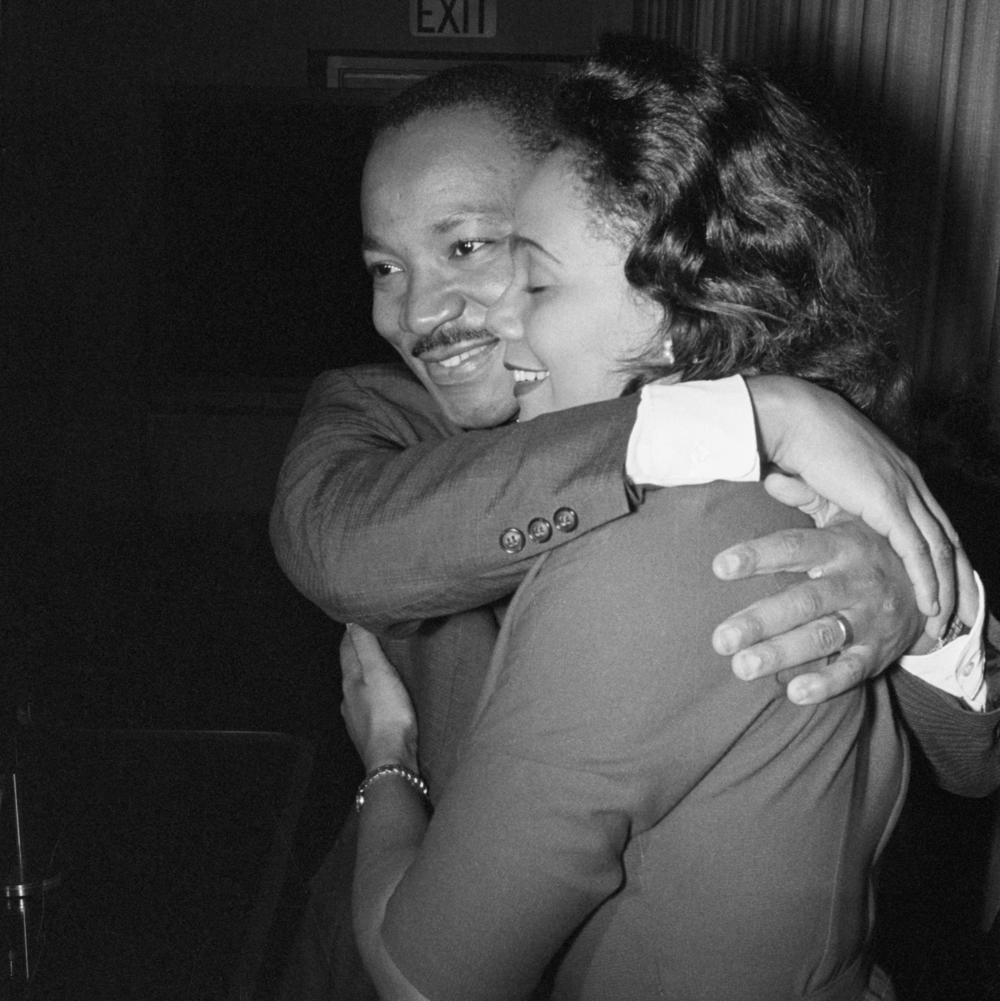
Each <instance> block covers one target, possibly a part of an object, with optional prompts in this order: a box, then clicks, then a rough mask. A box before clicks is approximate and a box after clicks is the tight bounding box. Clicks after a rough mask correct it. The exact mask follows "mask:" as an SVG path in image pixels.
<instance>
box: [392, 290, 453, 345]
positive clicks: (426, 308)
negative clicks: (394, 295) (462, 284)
mask: <svg viewBox="0 0 1000 1001" xmlns="http://www.w3.org/2000/svg"><path fill="white" fill-rule="evenodd" d="M464 310H465V296H463V295H462V293H461V291H460V290H459V289H457V288H455V287H454V286H452V285H449V284H448V283H446V282H442V281H440V280H437V279H435V277H434V276H433V275H427V276H414V277H412V278H411V279H410V283H409V286H408V287H407V290H406V298H405V300H404V301H403V303H402V308H401V315H400V318H399V320H400V325H401V326H402V327H403V329H405V330H409V331H410V332H411V333H413V334H416V335H418V336H420V335H423V334H429V333H430V332H431V331H433V330H435V329H437V327H439V326H441V324H442V323H447V322H449V321H450V320H455V319H458V317H460V316H461V315H462V313H463V311H464Z"/></svg>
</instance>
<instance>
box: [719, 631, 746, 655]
mask: <svg viewBox="0 0 1000 1001" xmlns="http://www.w3.org/2000/svg"><path fill="white" fill-rule="evenodd" d="M739 646H740V631H739V630H738V629H737V628H736V627H735V626H719V628H718V629H716V631H715V650H716V652H717V653H724V654H730V653H736V651H737V650H738V649H739Z"/></svg>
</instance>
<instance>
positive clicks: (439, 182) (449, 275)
mask: <svg viewBox="0 0 1000 1001" xmlns="http://www.w3.org/2000/svg"><path fill="white" fill-rule="evenodd" d="M531 167H532V164H531V162H530V160H528V159H526V158H524V157H523V156H522V155H521V154H520V153H519V152H518V151H517V150H515V149H514V148H513V144H512V143H511V141H510V138H509V137H508V134H507V130H506V129H505V128H504V127H503V126H502V125H500V124H499V123H498V122H497V120H496V119H495V118H494V117H493V115H491V114H490V113H489V112H486V111H483V110H480V109H474V108H455V109H450V110H448V111H434V112H426V113H424V114H422V115H419V116H418V117H417V118H415V119H413V120H412V121H410V122H408V123H407V124H406V125H405V126H404V127H402V128H400V129H391V130H389V131H388V132H386V133H383V134H382V135H381V136H380V137H379V138H378V139H377V140H376V142H375V145H374V146H373V147H372V150H371V152H370V154H369V156H368V160H367V163H366V164H365V171H364V177H363V179H362V184H361V217H362V224H363V227H364V258H365V264H366V266H367V267H368V270H369V272H370V274H371V276H372V286H373V299H372V320H373V321H374V324H375V329H376V330H378V332H379V333H380V334H381V335H382V336H383V337H384V338H385V339H386V340H387V341H388V342H389V343H390V344H391V345H392V346H393V347H394V348H395V349H396V350H397V351H398V352H399V353H400V355H401V356H402V358H403V361H405V362H406V364H407V365H408V366H409V367H410V368H411V369H412V370H413V372H414V373H415V374H416V376H417V378H418V379H420V381H421V382H422V383H423V384H424V385H425V386H426V387H427V389H428V390H429V391H430V393H431V395H432V396H433V397H434V399H435V400H436V401H437V402H438V404H439V405H440V406H441V408H442V410H443V411H444V412H445V414H446V415H447V416H448V417H449V418H450V419H451V420H452V421H454V422H455V423H456V424H459V425H460V426H462V427H469V428H472V427H494V426H495V425H497V424H501V423H503V422H504V421H505V420H508V419H509V418H510V417H512V416H513V415H514V413H515V412H516V411H517V405H516V403H515V400H514V384H513V376H512V375H511V373H510V372H509V371H507V369H505V368H504V364H503V361H504V350H503V345H502V344H501V343H500V342H499V341H498V340H497V338H496V337H494V336H493V335H492V334H490V333H489V332H488V331H487V330H486V326H485V321H486V311H487V310H488V309H489V307H490V306H491V305H493V303H494V302H496V300H497V299H498V298H499V297H500V295H501V294H502V293H503V291H504V289H505V288H506V287H507V284H508V282H509V281H510V277H511V260H510V250H509V247H508V237H509V236H510V231H511V226H512V221H513V212H514V196H515V192H516V190H517V188H518V186H519V184H520V182H521V180H522V179H523V178H524V177H525V176H526V175H527V173H528V172H529V171H530V170H531Z"/></svg>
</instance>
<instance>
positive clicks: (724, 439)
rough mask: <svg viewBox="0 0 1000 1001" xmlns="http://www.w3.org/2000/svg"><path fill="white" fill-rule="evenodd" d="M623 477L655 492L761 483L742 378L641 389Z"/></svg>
mask: <svg viewBox="0 0 1000 1001" xmlns="http://www.w3.org/2000/svg"><path fill="white" fill-rule="evenodd" d="M625 473H626V475H627V476H628V477H629V478H630V479H631V480H632V482H633V483H636V484H639V485H640V486H657V487H675V486H685V485H694V484H696V483H710V482H711V481H712V480H730V481H732V482H736V483H741V482H753V481H756V480H759V479H760V456H759V455H758V453H757V425H756V422H755V420H754V413H753V406H752V404H751V402H750V393H749V391H748V390H747V387H746V383H745V382H744V381H743V379H742V378H741V377H740V376H738V375H734V376H730V377H728V378H726V379H712V380H707V381H703V382H651V383H648V384H647V385H645V386H643V387H642V391H641V399H640V402H639V410H638V414H637V416H636V420H635V426H634V427H633V428H632V434H631V437H630V438H629V442H628V453H627V455H626V459H625Z"/></svg>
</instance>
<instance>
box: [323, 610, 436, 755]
mask: <svg viewBox="0 0 1000 1001" xmlns="http://www.w3.org/2000/svg"><path fill="white" fill-rule="evenodd" d="M340 666H341V671H342V673H343V691H344V700H343V702H342V703H341V706H340V712H341V715H342V716H343V717H344V722H345V723H346V724H347V732H348V734H349V736H350V738H351V740H352V741H354V746H355V747H356V748H357V751H358V754H359V755H360V756H361V760H362V762H364V766H365V771H366V772H369V771H371V770H372V769H374V768H378V767H379V766H380V765H391V764H401V765H405V766H406V767H407V768H410V769H412V770H413V771H416V770H417V718H416V714H415V713H414V711H413V703H412V702H411V701H410V696H409V695H408V694H407V691H406V688H405V687H404V685H403V682H402V681H401V680H400V677H399V674H398V673H397V672H396V669H395V668H394V667H393V666H392V664H390V663H389V660H388V658H387V657H386V655H385V654H384V653H383V652H382V647H381V646H379V642H378V640H377V639H376V638H375V637H374V636H373V635H372V634H371V633H370V632H368V630H367V629H365V628H363V627H362V626H358V625H354V624H350V625H348V627H347V632H345V633H344V638H343V640H342V641H341V644H340Z"/></svg>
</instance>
